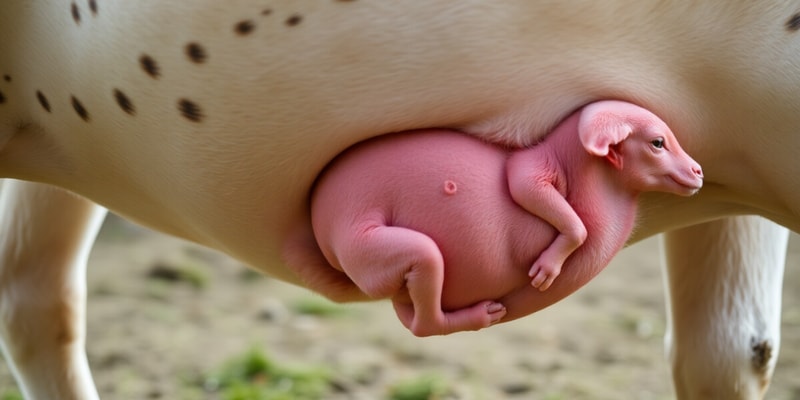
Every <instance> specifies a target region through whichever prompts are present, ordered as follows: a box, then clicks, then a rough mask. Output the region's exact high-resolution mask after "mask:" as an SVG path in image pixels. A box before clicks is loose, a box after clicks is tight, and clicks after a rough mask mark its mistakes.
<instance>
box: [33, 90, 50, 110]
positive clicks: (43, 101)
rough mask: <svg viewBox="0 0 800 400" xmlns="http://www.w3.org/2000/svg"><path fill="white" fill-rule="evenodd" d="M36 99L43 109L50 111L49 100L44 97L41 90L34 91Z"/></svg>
mask: <svg viewBox="0 0 800 400" xmlns="http://www.w3.org/2000/svg"><path fill="white" fill-rule="evenodd" d="M36 99H37V100H39V104H41V105H42V108H44V110H45V111H47V112H50V102H49V101H47V97H44V94H43V93H42V92H41V91H38V90H37V91H36Z"/></svg>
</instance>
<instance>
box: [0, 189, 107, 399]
mask: <svg viewBox="0 0 800 400" xmlns="http://www.w3.org/2000/svg"><path fill="white" fill-rule="evenodd" d="M104 216H105V209H103V208H101V207H99V206H97V205H95V204H93V203H91V202H89V201H88V200H86V199H83V198H81V197H78V196H76V195H73V194H71V193H68V192H66V191H64V190H62V189H58V188H54V187H50V186H46V185H43V184H37V183H30V182H22V181H11V180H9V181H5V182H3V185H2V187H0V344H2V350H3V352H4V354H5V358H6V360H7V361H8V362H9V364H10V367H11V368H12V370H13V371H14V375H15V376H16V378H17V381H18V383H19V385H20V387H21V390H22V391H23V394H24V395H25V397H26V398H29V399H97V398H98V396H97V390H96V389H95V387H94V382H93V381H92V376H91V373H90V372H89V364H88V362H87V359H86V352H85V348H84V341H85V330H86V329H85V324H86V321H85V309H86V280H85V273H86V259H87V256H88V253H89V250H90V248H91V245H92V243H93V241H94V238H95V235H96V234H97V231H98V229H99V227H100V224H101V222H102V220H103V217H104Z"/></svg>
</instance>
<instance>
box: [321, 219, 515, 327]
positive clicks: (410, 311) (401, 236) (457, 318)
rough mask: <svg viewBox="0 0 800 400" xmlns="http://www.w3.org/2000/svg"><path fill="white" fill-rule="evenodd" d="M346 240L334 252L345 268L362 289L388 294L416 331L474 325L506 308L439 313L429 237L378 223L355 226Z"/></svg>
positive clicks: (440, 278)
mask: <svg viewBox="0 0 800 400" xmlns="http://www.w3.org/2000/svg"><path fill="white" fill-rule="evenodd" d="M346 243H349V245H346V246H347V247H346V248H345V249H343V251H340V252H337V257H339V261H340V262H341V265H342V268H343V269H344V271H345V273H346V274H347V275H348V276H349V277H350V278H351V279H352V280H353V282H355V283H356V285H358V287H359V288H361V290H362V291H364V293H366V294H368V295H370V296H372V297H375V298H386V297H390V298H392V299H393V301H394V304H395V309H396V310H397V315H398V317H399V318H400V320H401V322H402V323H403V325H405V326H406V327H407V328H408V329H409V330H411V332H412V333H414V334H415V335H417V336H431V335H444V334H448V333H453V332H458V331H464V330H477V329H481V328H485V327H487V326H489V325H491V324H492V323H495V322H497V321H498V320H499V319H500V318H502V316H503V315H505V309H504V308H503V307H502V306H500V305H499V304H497V303H494V302H491V301H486V302H482V303H479V304H476V305H473V306H470V307H467V308H464V309H460V310H455V311H452V312H444V311H443V310H442V286H443V284H444V273H445V266H444V260H443V258H442V254H441V251H440V250H439V247H438V246H437V245H436V243H435V242H434V241H433V239H431V238H430V237H428V236H427V235H425V234H423V233H420V232H417V231H414V230H411V229H407V228H401V227H394V226H385V225H377V226H373V227H370V228H367V229H363V230H358V231H356V233H355V237H353V238H352V240H348V241H346ZM404 289H405V290H407V291H408V298H410V300H411V304H408V303H407V298H406V297H405V290H404Z"/></svg>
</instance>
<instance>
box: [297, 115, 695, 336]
mask: <svg viewBox="0 0 800 400" xmlns="http://www.w3.org/2000/svg"><path fill="white" fill-rule="evenodd" d="M701 186H702V172H701V169H700V166H699V165H698V164H697V163H696V162H695V161H694V160H693V159H692V158H690V157H689V156H688V155H687V154H686V153H685V152H684V151H683V150H682V149H681V147H680V145H679V144H678V143H677V140H676V139H675V137H674V135H673V134H672V132H671V131H670V129H669V128H668V127H667V126H666V124H664V123H663V122H662V121H661V120H660V119H659V118H657V117H656V116H655V115H653V114H652V113H650V112H649V111H647V110H645V109H643V108H640V107H638V106H635V105H633V104H630V103H624V102H620V101H600V102H597V103H592V104H590V105H588V106H586V107H584V108H582V109H580V110H578V111H576V112H575V113H573V114H572V115H571V116H569V117H568V118H566V119H565V120H564V121H563V122H562V123H561V124H560V125H559V126H557V127H556V128H555V129H554V131H553V132H552V133H551V134H549V135H548V136H547V137H546V139H545V140H544V141H543V142H541V143H539V144H537V145H535V146H532V147H530V148H526V149H516V150H509V149H505V148H502V147H499V146H496V145H492V144H488V143H485V142H482V141H480V140H478V139H475V138H473V137H470V136H467V135H464V134H462V133H458V132H454V131H448V130H422V131H412V132H405V133H396V134H390V135H385V136H382V137H379V138H376V139H372V140H369V141H366V142H364V143H360V144H358V145H356V146H354V147H352V148H351V149H349V150H347V151H345V152H344V153H343V154H341V155H340V156H339V157H338V158H337V159H335V160H334V161H333V162H332V163H331V165H330V166H329V167H328V168H327V169H326V171H324V172H323V174H322V175H321V176H320V178H319V180H318V182H317V185H316V187H315V189H314V191H313V194H312V199H311V211H312V216H311V218H312V225H313V228H314V234H315V237H316V240H317V245H318V247H317V246H314V245H313V244H305V245H298V246H297V249H296V251H301V252H303V251H304V252H306V253H307V254H309V255H307V256H304V257H297V258H295V260H302V262H293V263H291V264H292V267H293V268H294V269H295V271H296V272H298V274H299V275H300V276H301V277H302V278H303V279H305V280H306V282H307V283H308V286H309V287H311V288H313V289H315V290H317V291H319V292H320V293H322V294H324V295H327V296H329V297H331V298H333V299H338V300H342V299H343V295H342V293H344V292H345V291H352V290H355V289H354V288H353V287H352V285H353V284H355V286H356V287H357V289H358V290H359V291H360V292H363V293H364V294H366V295H367V296H369V297H370V298H373V299H375V298H390V299H392V301H393V304H394V306H395V310H396V312H397V314H398V317H399V318H400V320H401V322H402V323H403V324H404V325H405V326H406V327H407V328H408V329H410V330H411V331H412V332H413V333H414V334H415V335H418V336H428V335H437V334H449V333H453V332H457V331H464V330H477V329H481V328H484V327H487V326H490V325H493V324H496V323H498V322H506V321H510V320H512V319H515V318H519V317H521V316H524V315H528V314H530V313H532V312H535V311H537V310H539V309H541V308H543V307H545V306H547V305H549V304H552V303H554V302H555V301H557V300H559V299H561V298H563V297H564V296H566V295H568V294H569V293H571V292H573V291H575V290H577V289H578V288H579V287H580V286H582V285H583V284H585V283H586V282H588V281H589V280H590V279H591V278H592V277H594V276H595V275H596V274H597V273H599V271H601V270H602V269H603V268H604V267H605V266H606V265H607V264H608V263H609V261H610V260H611V258H612V257H613V256H614V255H615V254H616V253H617V252H618V251H619V250H620V249H621V247H622V246H623V245H624V243H625V241H626V239H627V238H628V236H629V235H630V233H631V230H632V228H633V225H634V220H635V216H636V198H637V196H638V194H639V193H641V192H644V191H662V192H666V193H673V194H677V195H681V196H689V195H692V194H694V193H696V192H697V191H698V190H699V189H700V187H701ZM291 259H292V258H290V260H291ZM562 266H563V268H564V271H565V272H566V273H565V274H564V277H563V278H559V279H556V277H557V276H559V274H560V273H561V272H562ZM344 297H347V296H344Z"/></svg>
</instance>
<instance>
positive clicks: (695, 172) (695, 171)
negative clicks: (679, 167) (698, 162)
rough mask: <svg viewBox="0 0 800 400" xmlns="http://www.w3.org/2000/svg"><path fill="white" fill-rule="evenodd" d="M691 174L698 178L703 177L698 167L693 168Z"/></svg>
mask: <svg viewBox="0 0 800 400" xmlns="http://www.w3.org/2000/svg"><path fill="white" fill-rule="evenodd" d="M692 172H694V174H695V175H697V176H699V177H701V178H702V177H703V170H702V169H701V168H700V167H693V168H692Z"/></svg>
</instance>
